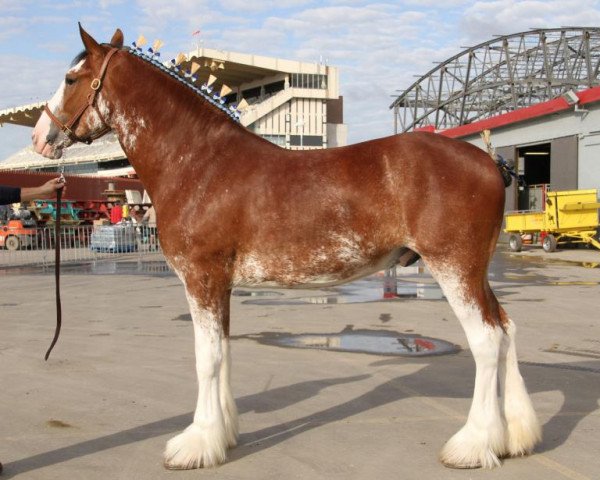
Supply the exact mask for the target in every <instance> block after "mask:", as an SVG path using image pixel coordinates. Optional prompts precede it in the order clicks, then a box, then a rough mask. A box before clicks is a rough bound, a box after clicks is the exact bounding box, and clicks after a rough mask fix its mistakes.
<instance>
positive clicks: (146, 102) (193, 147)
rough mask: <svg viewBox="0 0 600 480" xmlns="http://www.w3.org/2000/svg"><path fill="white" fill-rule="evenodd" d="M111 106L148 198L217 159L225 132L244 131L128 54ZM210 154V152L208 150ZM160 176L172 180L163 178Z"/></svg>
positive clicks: (113, 119)
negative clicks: (191, 171)
mask: <svg viewBox="0 0 600 480" xmlns="http://www.w3.org/2000/svg"><path fill="white" fill-rule="evenodd" d="M121 78H122V80H121V82H119V83H120V84H119V85H118V86H117V88H116V89H115V91H117V92H118V93H117V95H114V98H113V100H112V105H111V107H112V108H111V110H112V114H111V123H112V127H113V129H114V130H115V132H116V134H117V137H118V138H119V141H120V142H121V145H122V147H123V150H124V151H125V154H126V155H127V158H128V160H129V162H130V163H131V165H132V166H133V167H134V168H135V171H136V173H137V174H138V176H139V178H140V179H141V180H142V182H143V184H144V186H145V187H146V189H147V190H148V192H149V193H150V195H151V197H152V198H154V196H158V195H160V194H161V190H162V189H164V188H165V187H164V186H165V185H176V184H177V183H178V177H181V179H183V178H185V177H186V176H187V175H188V174H189V169H190V168H191V167H192V165H193V167H194V169H195V170H196V171H198V170H200V171H202V170H205V169H204V168H203V167H204V166H205V165H203V164H206V163H209V162H215V161H218V157H219V150H220V149H222V148H226V146H227V145H230V144H231V142H230V139H229V138H228V136H233V137H236V136H239V135H248V136H249V137H252V134H250V133H249V132H242V131H240V130H241V129H240V128H239V127H238V126H237V125H235V124H234V122H233V121H232V120H231V119H229V118H228V117H227V116H226V115H224V114H223V113H222V112H220V111H219V110H218V109H217V108H215V107H214V106H212V105H210V104H209V103H208V102H207V101H206V100H205V99H203V98H200V97H198V96H197V95H196V94H194V93H193V92H192V91H191V90H189V89H187V87H185V86H184V85H181V84H179V83H177V82H176V81H173V79H170V78H169V77H168V76H166V75H165V74H164V73H162V72H161V71H160V70H158V69H156V68H154V67H152V66H151V65H148V64H146V63H145V62H143V61H142V60H139V59H137V58H135V57H132V58H129V59H128V61H127V63H126V68H125V69H124V74H123V75H122V76H121ZM207 152H210V155H209V154H208V153H207ZM165 175H168V177H169V178H171V179H172V181H171V182H164V181H162V179H164V178H165V177H164V176H165Z"/></svg>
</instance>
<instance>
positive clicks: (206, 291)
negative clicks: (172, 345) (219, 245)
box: [165, 266, 237, 469]
mask: <svg viewBox="0 0 600 480" xmlns="http://www.w3.org/2000/svg"><path fill="white" fill-rule="evenodd" d="M196 268H198V266H196ZM199 270H200V268H199ZM205 271H206V270H205ZM180 277H181V278H182V280H183V281H184V283H185V287H186V295H187V299H188V303H189V306H190V312H191V314H192V321H193V325H194V338H195V350H196V373H197V375H198V403H197V405H196V412H195V414H194V421H193V423H192V424H191V425H190V426H189V427H187V428H186V429H185V430H184V431H183V432H182V433H180V434H179V435H177V436H176V437H174V438H172V439H171V440H169V442H168V443H167V448H166V450H165V467H167V468H169V469H191V468H200V467H212V466H215V465H218V464H220V463H223V462H224V461H225V458H226V456H227V448H228V447H229V446H233V445H235V441H236V436H237V412H236V410H235V403H234V401H233V397H232V396H231V392H230V390H229V378H228V377H229V371H228V370H229V364H228V362H229V352H228V339H227V336H228V333H229V332H228V330H229V297H230V285H229V282H228V281H227V279H225V278H220V279H215V278H211V279H207V278H206V277H200V276H197V275H194V274H191V275H190V276H187V277H186V276H185V275H181V274H180ZM217 277H218V276H217ZM225 416H227V418H225Z"/></svg>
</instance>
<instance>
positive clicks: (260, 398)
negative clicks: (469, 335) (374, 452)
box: [3, 354, 600, 479]
mask: <svg viewBox="0 0 600 480" xmlns="http://www.w3.org/2000/svg"><path fill="white" fill-rule="evenodd" d="M426 362H427V363H424V359H406V358H386V359H381V360H378V361H375V362H373V363H372V364H371V367H374V368H378V367H381V366H384V365H387V366H392V365H395V364H398V365H407V364H413V365H422V366H423V368H422V369H421V370H419V371H418V372H416V373H412V374H409V375H405V376H398V377H395V378H392V379H390V380H388V381H385V382H383V383H381V384H379V385H377V386H376V387H375V388H373V389H371V390H370V391H369V392H367V393H364V394H363V395H359V396H357V397H355V398H351V399H347V400H346V401H343V402H341V403H339V404H338V405H335V406H332V407H329V408H326V409H324V410H320V411H315V412H313V413H311V414H309V415H306V416H303V417H301V418H297V419H296V420H292V421H286V422H284V423H279V424H276V425H269V426H265V427H264V428H262V429H259V430H256V431H253V432H245V433H242V435H241V437H240V441H239V445H240V446H238V447H237V448H235V449H233V450H232V451H231V452H230V455H229V461H236V460H240V459H242V458H244V457H247V456H250V455H253V454H255V453H258V452H260V451H262V450H265V449H268V448H271V447H273V446H274V445H277V444H279V443H281V442H284V441H286V440H287V439H289V438H292V437H295V436H297V435H302V434H304V433H305V432H307V431H310V430H312V429H315V428H319V427H320V426H322V425H326V424H329V423H331V422H337V421H340V420H344V419H347V418H349V417H352V416H355V415H360V414H361V413H363V412H366V411H369V410H371V409H373V408H377V407H380V406H382V405H387V404H391V403H393V402H397V401H399V400H402V399H405V398H409V397H411V396H413V395H414V394H415V393H416V392H418V394H419V395H420V396H427V397H432V398H437V399H439V401H440V402H443V400H444V399H445V398H470V397H471V393H472V389H473V375H474V367H473V362H472V360H471V358H470V357H469V356H467V355H465V354H463V355H457V356H452V357H432V358H428V359H427V360H426ZM590 365H592V366H591V367H590ZM521 370H522V373H523V376H524V377H525V379H526V382H527V384H528V387H529V390H530V392H532V393H538V392H547V391H559V392H561V393H562V395H563V398H564V402H563V404H562V407H561V409H560V411H559V412H558V413H556V414H555V415H553V416H552V418H550V420H549V421H548V422H546V424H545V425H544V427H543V430H544V441H543V443H542V444H541V445H540V446H538V448H537V451H538V452H547V451H550V450H553V449H555V448H558V447H560V446H561V445H562V444H563V443H565V442H566V441H567V439H568V438H569V436H570V435H571V433H572V432H573V430H574V429H575V428H576V427H577V425H578V423H579V422H580V421H581V420H582V419H584V418H585V417H586V416H588V415H590V414H591V413H592V412H594V411H596V410H598V399H599V398H600V382H599V381H598V380H599V378H598V375H600V362H596V363H595V364H594V363H592V364H590V362H587V363H586V364H585V366H583V365H582V364H577V363H573V364H557V365H552V364H523V365H522V366H521ZM566 373H568V374H566ZM457 378H461V379H467V381H461V382H458V381H456V380H452V379H457ZM440 379H448V380H447V381H445V382H444V381H440ZM367 380H370V381H372V380H373V378H372V376H371V375H357V376H350V377H339V378H324V379H319V380H309V381H305V382H300V383H295V384H293V385H287V386H284V387H279V388H275V389H271V390H267V391H262V392H258V393H255V394H252V395H248V396H245V397H241V398H238V399H237V404H238V408H239V411H240V414H241V415H242V417H241V424H242V430H243V424H244V419H243V414H244V413H248V412H259V413H267V412H274V411H277V410H281V409H286V408H288V407H290V406H292V405H294V404H296V403H299V402H302V401H304V400H307V399H309V398H312V397H315V396H317V395H319V393H320V392H321V391H322V390H324V389H326V388H336V387H339V386H342V385H344V384H349V383H355V382H364V381H367ZM343 391H344V389H343V388H341V389H340V392H343ZM401 407H402V406H401V405H398V408H399V409H400V408H401ZM464 413H465V415H466V414H467V411H466V410H465V412H464ZM192 416H193V413H192V412H188V413H185V414H182V415H177V416H173V417H169V418H165V419H162V420H158V421H156V422H152V423H147V424H145V425H140V426H138V427H134V428H130V429H127V430H122V431H119V432H115V433H112V434H109V435H104V436H101V437H98V438H94V439H90V440H85V441H82V442H79V443H76V444H73V445H69V446H67V447H62V448H58V449H55V450H50V451H48V452H45V453H41V454H38V455H34V456H31V457H25V458H22V459H20V460H16V461H13V462H10V463H7V464H5V469H4V475H3V478H7V479H8V478H11V477H13V476H15V475H17V474H22V473H25V472H31V471H34V470H36V469H39V468H43V467H47V466H51V465H54V464H58V463H61V462H65V461H68V460H71V459H74V458H78V457H83V456H86V455H94V454H96V453H99V452H102V451H104V450H108V449H112V448H115V447H119V446H123V445H128V444H132V443H135V442H140V441H144V440H147V439H150V438H154V437H158V436H162V435H166V434H175V433H177V432H179V431H180V430H182V429H184V428H185V427H186V426H187V425H188V423H189V422H190V421H191V419H192ZM365 428H368V427H365ZM442 441H443V440H442V439H440V443H442ZM156 455H157V456H158V455H160V452H156Z"/></svg>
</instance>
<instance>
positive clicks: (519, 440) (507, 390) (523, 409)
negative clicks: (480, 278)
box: [500, 320, 542, 457]
mask: <svg viewBox="0 0 600 480" xmlns="http://www.w3.org/2000/svg"><path fill="white" fill-rule="evenodd" d="M516 331H517V328H516V326H515V324H514V323H513V322H512V321H511V320H508V326H507V328H506V334H505V335H504V338H503V339H502V350H501V355H500V391H501V394H502V402H501V403H502V409H503V414H504V418H505V419H506V427H507V436H506V450H507V451H506V453H507V454H508V455H510V456H513V457H515V456H521V455H528V454H530V453H531V452H532V451H533V447H535V445H536V444H537V443H538V442H540V441H541V439H542V430H541V427H540V423H539V421H538V418H537V416H536V414H535V411H534V409H533V405H532V404H531V399H530V398H529V394H528V393H527V389H526V387H525V382H524V381H523V377H521V374H520V372H519V363H518V361H517V349H516V345H515V335H516Z"/></svg>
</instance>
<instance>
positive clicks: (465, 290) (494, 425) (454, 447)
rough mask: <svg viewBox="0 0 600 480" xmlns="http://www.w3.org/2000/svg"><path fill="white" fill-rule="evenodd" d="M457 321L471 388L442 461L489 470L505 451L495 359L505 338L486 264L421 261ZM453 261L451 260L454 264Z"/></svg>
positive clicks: (458, 465) (427, 259)
mask: <svg viewBox="0 0 600 480" xmlns="http://www.w3.org/2000/svg"><path fill="white" fill-rule="evenodd" d="M423 258H424V260H425V262H426V263H427V265H428V267H429V269H430V270H431V272H432V274H433V275H434V277H435V278H436V280H437V281H438V282H439V284H440V286H441V288H442V290H443V292H444V294H445V295H446V298H447V299H448V302H449V303H450V306H451V307H452V309H453V310H454V313H455V314H456V316H457V317H458V319H459V321H460V323H461V325H462V327H463V329H464V331H465V334H466V336H467V340H468V343H469V347H470V349H471V353H472V354H473V357H474V359H475V366H476V374H475V389H474V393H473V401H472V404H471V409H470V411H469V416H468V418H467V422H466V424H465V425H464V426H463V427H462V429H460V430H459V431H458V432H457V433H456V434H455V435H454V436H453V437H452V438H451V439H450V440H448V442H447V443H446V445H444V448H443V449H442V452H441V454H440V460H441V461H442V463H443V464H444V465H446V466H449V467H454V468H478V467H484V468H492V467H494V466H497V465H500V461H499V460H498V457H500V456H502V455H504V454H505V452H506V438H505V425H504V421H503V419H502V416H501V412H500V406H499V401H498V389H497V385H498V360H499V356H500V347H501V342H502V338H503V336H504V330H503V326H502V325H501V324H500V317H499V315H498V304H497V301H496V299H495V297H494V296H493V294H492V292H491V290H489V287H488V286H487V279H486V278H485V275H486V267H487V262H485V265H483V264H482V265H480V266H476V265H474V264H473V263H469V264H468V266H467V265H465V263H466V262H462V263H461V264H459V263H458V262H457V261H456V259H448V258H444V259H438V260H436V259H432V258H427V257H426V256H424V257H423ZM453 260H454V262H453Z"/></svg>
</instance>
